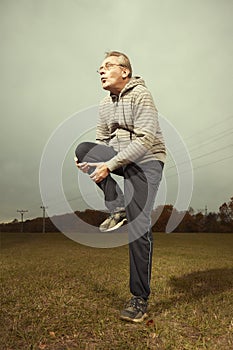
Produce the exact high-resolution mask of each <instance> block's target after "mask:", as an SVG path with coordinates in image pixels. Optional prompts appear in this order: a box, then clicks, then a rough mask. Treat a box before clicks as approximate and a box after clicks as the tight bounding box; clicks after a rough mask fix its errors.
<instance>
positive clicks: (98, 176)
mask: <svg viewBox="0 0 233 350" xmlns="http://www.w3.org/2000/svg"><path fill="white" fill-rule="evenodd" d="M88 165H89V167H95V170H94V171H93V173H91V175H90V178H91V179H92V180H93V181H94V182H95V183H98V182H100V181H102V180H104V179H105V178H106V177H107V176H108V175H109V173H110V170H109V169H108V167H107V165H106V164H105V163H88Z"/></svg>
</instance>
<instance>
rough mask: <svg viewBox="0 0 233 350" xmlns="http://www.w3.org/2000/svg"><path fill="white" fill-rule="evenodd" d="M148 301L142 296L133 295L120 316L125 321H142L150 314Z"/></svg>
mask: <svg viewBox="0 0 233 350" xmlns="http://www.w3.org/2000/svg"><path fill="white" fill-rule="evenodd" d="M146 310H147V301H145V300H144V299H143V298H141V297H132V298H131V299H130V301H129V302H128V303H127V304H126V307H125V309H124V310H122V311H121V313H120V318H121V319H122V320H125V321H131V322H136V323H137V322H142V321H143V320H144V319H145V318H146V317H147V316H148V315H147V313H146Z"/></svg>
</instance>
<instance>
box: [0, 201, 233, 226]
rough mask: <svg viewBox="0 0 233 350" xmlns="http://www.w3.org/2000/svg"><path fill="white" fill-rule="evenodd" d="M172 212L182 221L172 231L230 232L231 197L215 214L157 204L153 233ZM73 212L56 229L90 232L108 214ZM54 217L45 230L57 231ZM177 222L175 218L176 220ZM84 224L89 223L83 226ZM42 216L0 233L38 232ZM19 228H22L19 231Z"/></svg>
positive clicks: (232, 219)
mask: <svg viewBox="0 0 233 350" xmlns="http://www.w3.org/2000/svg"><path fill="white" fill-rule="evenodd" d="M172 212H173V216H177V218H178V219H179V217H182V220H181V221H180V223H179V224H178V226H177V227H176V228H175V230H174V232H220V233H221V232H222V233H228V232H229V233H233V197H231V198H230V200H229V202H228V203H223V204H222V205H221V206H220V207H219V210H218V212H217V213H215V212H209V213H206V214H203V213H202V212H201V211H199V212H196V213H195V211H194V210H193V209H192V208H190V209H189V210H187V211H185V212H179V211H177V210H176V209H175V208H174V207H173V206H172V205H169V204H167V205H165V206H163V207H157V208H156V209H155V210H154V211H153V212H152V223H154V224H153V226H152V230H153V231H154V232H166V226H167V223H168V221H169V218H170V216H171V213H172ZM75 214H76V215H77V216H78V217H79V218H80V220H78V222H75V223H74V221H73V220H71V215H70V214H65V215H60V216H58V217H56V221H57V222H59V228H60V229H61V228H62V227H63V226H64V227H66V228H67V227H68V226H67V225H70V230H78V231H80V232H86V231H88V232H90V231H94V230H95V229H94V228H95V227H98V226H99V225H100V223H101V222H103V221H104V220H105V219H106V217H107V216H108V213H106V212H102V211H98V210H92V209H86V210H85V211H76V212H75ZM53 221H54V220H51V219H50V218H46V219H45V231H46V232H59V229H58V228H57V227H56V226H55V225H54V224H53ZM178 221H179V220H178ZM85 223H87V224H89V225H85ZM42 226H43V218H35V219H32V220H26V221H25V222H24V223H23V227H22V223H21V222H20V221H18V220H17V219H15V220H13V221H12V222H10V223H2V224H0V231H1V232H22V231H23V232H42ZM22 228H23V230H22Z"/></svg>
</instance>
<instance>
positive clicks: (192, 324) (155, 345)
mask: <svg viewBox="0 0 233 350" xmlns="http://www.w3.org/2000/svg"><path fill="white" fill-rule="evenodd" d="M154 238H155V239H154V242H155V244H154V247H155V248H154V263H153V280H152V294H151V298H150V309H149V319H148V320H147V321H145V322H144V323H143V324H140V325H134V324H129V323H125V322H122V321H120V320H119V318H118V315H119V309H121V308H122V307H123V305H124V302H125V301H126V300H127V299H128V298H129V292H128V248H127V246H124V247H119V248H115V249H94V248H89V247H86V246H82V245H79V244H77V243H75V242H73V241H71V240H69V239H68V238H66V237H65V236H63V235H62V234H44V235H43V234H20V233H15V234H10V233H6V234H2V247H1V262H2V269H1V271H2V272H1V280H2V281H1V287H2V293H1V295H2V298H1V300H2V303H1V327H0V332H1V334H0V338H1V339H0V349H1V350H21V349H22V350H27V349H40V350H42V349H45V350H68V349H85V350H94V349H98V350H99V349H101V350H102V349H103V350H111V349H112V350H115V349H120V350H123V349H132V350H137V349H138V350H139V349H141V350H145V349H157V350H169V349H174V350H195V349H196V350H197V349H210V350H228V349H229V350H230V349H233V339H232V332H233V321H232V305H233V293H232V292H233V266H232V256H233V235H231V234H155V237H154Z"/></svg>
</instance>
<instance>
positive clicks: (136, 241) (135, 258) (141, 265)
mask: <svg viewBox="0 0 233 350" xmlns="http://www.w3.org/2000/svg"><path fill="white" fill-rule="evenodd" d="M98 72H99V74H100V78H101V83H102V87H103V89H105V90H108V91H109V92H110V94H109V95H108V96H106V97H105V98H104V99H103V101H102V102H101V103H100V108H99V119H98V123H97V132H96V143H92V142H83V143H81V144H80V145H79V146H78V147H77V149H76V152H75V153H76V157H77V158H76V164H77V167H78V168H79V169H80V170H82V171H83V172H86V173H88V174H89V176H90V178H91V179H92V180H93V181H94V182H95V183H96V184H97V185H98V186H99V187H100V188H101V189H102V190H103V193H104V198H105V204H106V207H107V208H108V210H109V212H110V216H109V218H107V220H105V221H104V222H103V223H102V224H101V225H100V230H101V231H102V232H108V231H112V230H114V229H116V228H118V227H120V226H121V225H123V224H124V223H126V221H127V223H128V225H127V228H128V234H129V258H130V291H131V293H132V298H131V299H130V301H129V302H128V304H126V307H125V309H124V310H122V311H121V314H120V317H121V319H124V320H127V321H132V322H141V321H143V320H144V319H145V318H146V317H147V314H146V312H147V302H148V298H149V295H150V279H151V264H152V246H153V242H152V232H151V211H152V209H153V205H154V201H155V196H156V193H157V190H158V186H159V183H160V180H161V177H162V170H163V164H164V161H165V157H166V150H165V145H164V141H163V137H162V133H161V130H160V127H159V123H158V113H157V110H156V107H155V105H154V102H153V99H152V96H151V94H150V92H149V91H148V89H147V88H146V86H145V83H144V81H143V79H142V78H140V77H132V67H131V64H130V61H129V59H128V57H127V56H126V55H125V54H123V53H121V52H117V51H111V52H108V53H107V54H106V56H105V59H104V61H103V63H102V65H101V67H100V68H99V71H98ZM111 173H113V174H117V175H120V176H123V177H124V194H123V193H122V191H121V189H120V187H119V186H118V184H117V182H116V181H115V180H114V179H113V178H112V177H111Z"/></svg>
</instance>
